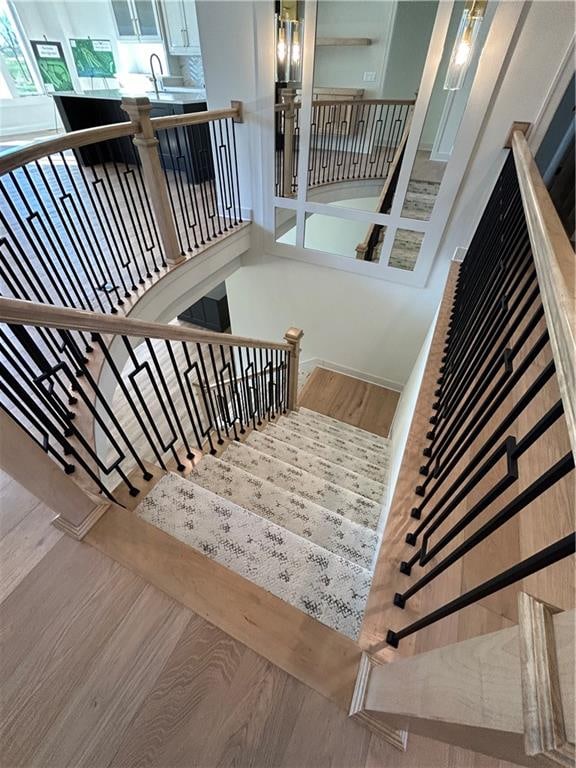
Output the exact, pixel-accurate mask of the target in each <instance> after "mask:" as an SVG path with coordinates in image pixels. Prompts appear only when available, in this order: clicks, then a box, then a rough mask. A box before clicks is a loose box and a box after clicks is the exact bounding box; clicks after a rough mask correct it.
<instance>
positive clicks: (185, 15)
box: [160, 0, 200, 56]
mask: <svg viewBox="0 0 576 768" xmlns="http://www.w3.org/2000/svg"><path fill="white" fill-rule="evenodd" d="M160 8H161V12H162V15H163V17H164V27H165V30H166V37H167V39H166V46H167V48H168V52H169V53H171V54H172V55H174V56H199V55H200V35H199V33H198V21H197V19H196V4H195V2H194V0H162V2H161V5H160Z"/></svg>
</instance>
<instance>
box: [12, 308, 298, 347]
mask: <svg viewBox="0 0 576 768" xmlns="http://www.w3.org/2000/svg"><path fill="white" fill-rule="evenodd" d="M0 322H4V323H14V324H16V325H32V326H40V327H46V328H67V329H69V330H72V331H89V332H91V333H100V334H112V335H120V336H134V337H136V338H150V339H167V340H169V341H186V342H193V343H198V344H218V345H219V346H223V347H252V348H256V349H280V350H285V351H287V352H290V351H291V349H292V347H291V345H290V344H288V343H286V344H282V343H279V342H274V341H263V340H262V339H249V338H247V337H245V336H233V335H231V334H229V333H216V332H213V331H197V330H194V329H191V328H184V327H182V326H179V325H164V324H161V323H149V322H147V321H145V320H134V319H132V318H130V317H118V316H111V315H104V314H100V313H98V312H87V311H86V310H83V309H70V308H68V307H56V306H53V305H52V304H35V303H34V302H32V301H23V300H22V299H6V298H3V297H0Z"/></svg>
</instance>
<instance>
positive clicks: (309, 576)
mask: <svg viewBox="0 0 576 768" xmlns="http://www.w3.org/2000/svg"><path fill="white" fill-rule="evenodd" d="M136 514H137V515H138V516H139V517H141V518H142V519H144V520H146V521H147V522H149V523H151V524H152V525H154V526H156V527H157V528H160V529H161V530H163V531H165V532H166V533H168V534H169V535H171V536H173V537H175V538H177V539H178V540H180V541H182V542H184V543H185V544H187V545H189V546H190V547H193V548H194V549H196V550H198V551H199V552H201V553H202V554H204V555H206V556H207V557H209V558H211V559H212V560H215V561H216V562H218V563H220V564H221V565H224V566H226V567H227V568H230V569H231V570H233V571H234V572H235V573H237V574H239V575H240V576H243V577H244V578H246V579H248V580H250V581H251V582H253V583H254V584H257V585H258V586H260V587H262V588H263V589H265V590H267V591H268V592H271V593H272V594H273V595H276V597H278V598H280V599H281V600H284V601H285V602H287V603H289V604H290V605H293V606H294V607H295V608H298V609H299V610H301V611H303V612H304V613H306V614H308V615H309V616H312V617H313V618H314V619H317V620H318V621H320V622H322V623H323V624H325V625H327V626H329V627H332V628H333V629H335V630H337V631H338V632H341V633H342V634H345V635H347V636H348V637H350V638H352V639H356V637H357V635H358V632H359V630H360V626H361V623H362V617H363V613H364V607H365V603H366V599H367V597H368V592H369V589H370V580H371V576H370V573H369V571H367V570H366V569H364V568H361V567H360V566H359V565H356V564H355V563H351V562H350V561H348V560H345V559H344V558H342V557H339V556H338V555H335V554H333V553H332V552H328V551H327V550H325V549H323V548H322V547H319V546H317V545H316V544H314V543H312V542H311V541H308V540H307V539H303V538H301V537H300V536H297V535H296V534H294V533H291V532H290V531H287V530H286V529H285V528H282V527H280V526H278V525H276V524H275V523H272V522H270V521H269V520H266V519H264V518H262V517H260V516H259V515H256V514H254V513H253V512H250V511H248V510H247V509H244V508H243V507H241V506H239V505H237V504H234V503H233V502H231V501H228V500H227V499H224V498H222V497H220V496H218V495H216V494H214V493H212V492H211V491H208V490H206V489H205V488H202V487H201V486H199V485H197V484H195V483H194V482H190V481H189V480H186V479H184V478H181V477H179V476H177V475H173V474H167V475H165V476H164V477H163V478H162V479H161V480H160V481H159V482H158V483H157V484H156V485H155V486H154V488H153V489H152V490H151V491H150V493H149V494H148V495H147V496H146V498H144V499H143V500H142V501H141V502H140V504H139V505H138V507H137V508H136Z"/></svg>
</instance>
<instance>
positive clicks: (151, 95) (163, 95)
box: [52, 88, 206, 104]
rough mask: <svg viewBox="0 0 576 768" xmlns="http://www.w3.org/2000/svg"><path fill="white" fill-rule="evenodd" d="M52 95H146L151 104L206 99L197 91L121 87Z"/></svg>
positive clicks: (118, 98) (117, 97) (110, 97)
mask: <svg viewBox="0 0 576 768" xmlns="http://www.w3.org/2000/svg"><path fill="white" fill-rule="evenodd" d="M52 95H53V96H72V97H75V98H77V99H106V100H108V101H121V99H123V98H124V97H135V96H146V97H147V98H148V99H150V103H151V104H198V103H200V102H205V101H206V94H205V93H203V92H201V91H199V92H198V93H194V92H193V91H191V92H188V93H186V92H184V91H180V92H170V91H160V93H159V94H158V96H156V94H155V92H154V91H152V92H150V91H148V92H146V93H145V92H143V91H140V92H138V91H127V90H121V89H112V88H110V89H100V90H96V91H84V93H76V92H75V91H57V92H56V93H54V94H52Z"/></svg>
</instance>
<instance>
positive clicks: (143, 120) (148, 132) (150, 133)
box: [121, 96, 185, 264]
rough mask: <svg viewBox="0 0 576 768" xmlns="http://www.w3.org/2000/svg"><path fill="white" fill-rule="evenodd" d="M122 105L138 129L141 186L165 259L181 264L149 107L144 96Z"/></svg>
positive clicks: (178, 245)
mask: <svg viewBox="0 0 576 768" xmlns="http://www.w3.org/2000/svg"><path fill="white" fill-rule="evenodd" d="M121 106H122V109H123V110H124V112H126V114H127V115H128V117H129V118H130V120H132V122H133V123H134V124H135V125H136V126H137V133H136V134H135V136H134V145H135V146H136V150H137V152H138V155H139V156H140V161H141V163H142V175H143V176H144V184H145V185H146V190H147V192H148V199H149V200H150V205H151V206H152V210H153V211H154V218H155V219H156V223H157V225H158V234H159V237H160V241H161V243H162V249H163V251H164V256H165V258H166V261H167V262H168V264H179V263H180V262H182V261H184V258H185V257H184V254H183V253H182V252H181V250H180V244H179V243H178V234H177V232H176V224H175V222H174V217H173V216H172V210H171V208H170V199H169V197H168V188H167V186H166V178H165V176H164V171H163V170H162V164H161V163H160V155H159V153H158V143H159V142H158V139H157V138H156V136H155V134H154V128H153V127H152V123H151V122H150V110H151V108H152V105H151V104H150V101H149V100H148V99H147V98H146V97H145V96H138V97H136V98H125V99H123V100H122V104H121Z"/></svg>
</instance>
